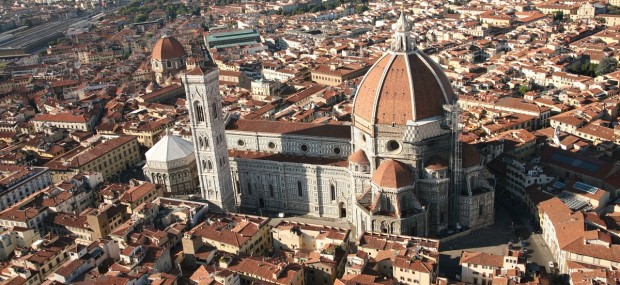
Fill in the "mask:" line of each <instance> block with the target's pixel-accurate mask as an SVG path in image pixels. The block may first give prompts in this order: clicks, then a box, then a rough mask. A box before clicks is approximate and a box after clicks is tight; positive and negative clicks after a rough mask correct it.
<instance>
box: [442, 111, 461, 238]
mask: <svg viewBox="0 0 620 285" xmlns="http://www.w3.org/2000/svg"><path fill="white" fill-rule="evenodd" d="M443 108H444V110H445V111H446V124H445V127H446V128H447V129H450V131H451V136H452V138H451V147H452V149H451V151H450V170H451V175H450V184H451V185H450V188H451V189H450V192H449V196H448V199H449V209H450V210H449V214H450V217H449V218H450V219H449V220H450V227H452V228H456V227H457V225H458V223H459V211H460V209H459V197H460V196H461V182H462V181H461V178H462V177H461V176H462V171H461V169H462V161H463V156H462V151H461V143H460V142H459V134H460V133H461V126H460V115H461V109H460V108H459V106H458V104H457V103H456V102H455V103H454V104H446V105H443Z"/></svg>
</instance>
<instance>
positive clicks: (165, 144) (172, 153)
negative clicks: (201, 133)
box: [145, 134, 194, 162]
mask: <svg viewBox="0 0 620 285" xmlns="http://www.w3.org/2000/svg"><path fill="white" fill-rule="evenodd" d="M193 155H194V145H193V144H192V143H191V142H190V141H187V140H185V139H183V138H181V137H178V136H175V135H171V134H169V135H166V136H164V137H162V138H161V139H160V140H159V141H158V142H157V143H156V144H155V145H154V146H153V147H152V148H151V149H149V150H148V151H147V152H146V155H145V156H146V160H147V161H153V162H170V161H173V160H177V159H183V158H186V157H188V156H193Z"/></svg>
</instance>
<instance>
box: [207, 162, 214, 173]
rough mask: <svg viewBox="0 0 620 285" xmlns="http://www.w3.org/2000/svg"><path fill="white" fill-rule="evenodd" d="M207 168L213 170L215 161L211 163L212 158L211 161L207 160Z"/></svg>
mask: <svg viewBox="0 0 620 285" xmlns="http://www.w3.org/2000/svg"><path fill="white" fill-rule="evenodd" d="M207 169H208V170H209V171H211V170H212V169H213V163H211V161H210V160H209V161H207Z"/></svg>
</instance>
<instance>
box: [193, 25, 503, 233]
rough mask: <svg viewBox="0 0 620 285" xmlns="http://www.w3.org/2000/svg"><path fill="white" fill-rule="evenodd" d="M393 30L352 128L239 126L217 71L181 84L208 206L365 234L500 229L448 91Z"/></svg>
mask: <svg viewBox="0 0 620 285" xmlns="http://www.w3.org/2000/svg"><path fill="white" fill-rule="evenodd" d="M393 30H394V36H393V40H392V46H391V49H390V50H389V51H387V52H386V53H385V54H384V55H383V56H382V57H381V58H380V59H379V60H378V61H377V62H376V63H375V64H374V66H372V67H371V68H370V69H369V70H368V72H367V74H366V76H365V77H364V78H363V79H362V81H361V83H360V85H359V86H358V89H357V94H356V96H355V101H354V103H353V114H352V117H353V124H352V126H346V125H317V124H306V123H294V122H274V121H265V120H260V121H259V120H248V119H236V118H231V117H230V116H227V115H223V113H222V111H221V96H220V94H219V90H218V85H217V78H218V74H219V71H218V70H217V68H216V67H214V66H209V67H203V68H200V69H195V70H192V71H188V72H186V73H185V74H184V75H182V79H183V82H184V86H185V93H186V95H187V104H188V110H189V113H190V114H189V115H190V119H191V127H192V136H193V142H194V149H195V153H196V157H197V158H196V164H197V166H198V173H199V177H200V181H201V183H200V185H201V190H202V195H203V197H204V198H205V199H207V200H208V201H209V202H211V203H213V204H214V205H215V206H217V207H220V208H221V209H223V210H226V211H238V210H242V211H246V210H249V211H257V210H265V211H270V212H285V213H287V214H307V215H312V216H316V217H329V218H340V219H343V220H346V221H348V222H350V223H352V224H354V225H355V226H356V228H357V231H356V232H358V233H362V232H365V231H367V232H384V233H390V234H407V235H445V234H449V233H450V232H451V231H453V230H458V229H462V228H472V229H475V228H479V227H482V226H485V225H487V224H490V223H493V218H494V212H493V210H494V208H493V195H494V185H493V184H492V183H489V180H492V176H491V175H490V174H488V172H487V171H486V169H485V168H484V166H483V164H482V160H481V159H480V155H479V154H478V153H477V151H476V149H474V148H473V147H466V146H464V145H463V147H462V155H461V152H457V151H453V150H455V149H461V148H458V147H456V146H460V145H459V144H457V143H455V141H454V139H455V138H456V137H457V135H456V131H452V129H453V128H454V127H453V125H454V124H451V123H450V118H452V117H458V113H456V112H455V111H452V112H454V113H453V114H450V113H448V112H447V111H446V110H458V107H457V106H456V103H457V96H456V95H455V94H454V92H453V90H452V86H451V83H450V81H449V80H448V78H447V77H446V75H445V74H444V73H443V71H442V69H441V67H440V66H439V65H438V64H436V63H435V62H434V61H433V60H432V59H431V58H430V57H429V56H427V55H426V54H424V53H423V52H421V51H419V50H418V49H417V48H416V46H415V43H414V42H413V40H412V38H411V36H410V33H411V24H410V23H409V22H408V21H407V19H406V17H405V15H401V17H400V19H399V20H398V22H397V23H396V24H395V25H394V27H393ZM455 115H457V116H455ZM461 166H462V167H461Z"/></svg>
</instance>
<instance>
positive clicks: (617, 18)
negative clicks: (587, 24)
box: [597, 14, 620, 27]
mask: <svg viewBox="0 0 620 285" xmlns="http://www.w3.org/2000/svg"><path fill="white" fill-rule="evenodd" d="M597 17H599V18H601V19H603V20H604V21H605V24H606V25H607V26H608V27H611V26H618V25H620V15H611V14H601V15H598V16H597Z"/></svg>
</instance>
